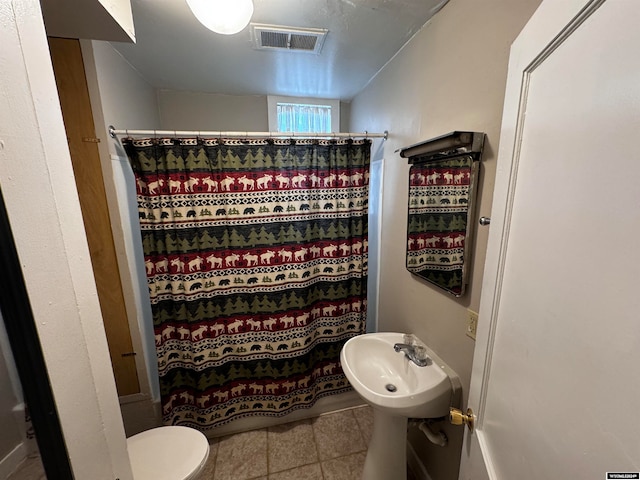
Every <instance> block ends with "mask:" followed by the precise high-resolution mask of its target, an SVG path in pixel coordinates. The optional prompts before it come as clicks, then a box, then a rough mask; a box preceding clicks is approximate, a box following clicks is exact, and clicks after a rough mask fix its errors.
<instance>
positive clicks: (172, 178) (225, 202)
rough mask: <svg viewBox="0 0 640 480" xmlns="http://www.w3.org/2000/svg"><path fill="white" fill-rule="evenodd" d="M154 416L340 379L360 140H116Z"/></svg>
mask: <svg viewBox="0 0 640 480" xmlns="http://www.w3.org/2000/svg"><path fill="white" fill-rule="evenodd" d="M123 144H124V145H125V148H126V150H127V153H128V155H129V157H130V160H131V163H132V166H133V170H134V172H135V175H136V183H137V196H138V206H139V219H140V226H141V232H142V244H143V249H144V254H145V266H146V272H147V280H148V285H149V292H150V297H151V306H152V311H153V319H154V330H155V341H156V350H157V355H158V365H159V372H160V388H161V395H162V408H163V420H164V422H165V423H166V424H173V425H187V426H192V427H195V428H198V429H201V430H205V429H208V428H212V427H215V426H218V425H222V424H225V423H227V422H229V421H231V420H233V419H236V418H240V417H245V416H249V415H266V416H281V415H285V414H287V413H290V412H291V411H293V410H296V409H299V408H308V407H310V406H312V405H313V404H314V403H315V402H316V400H318V399H319V398H321V397H323V396H326V395H329V394H335V393H340V392H343V391H346V390H348V389H349V388H350V386H349V384H348V382H347V380H346V378H345V377H344V374H343V373H342V368H341V365H340V350H341V348H342V346H343V344H344V342H346V341H347V340H348V339H349V338H351V337H353V336H356V335H359V334H361V333H364V329H365V319H366V283H367V246H368V243H367V212H368V209H367V203H368V183H369V161H370V144H371V142H370V141H369V140H340V141H330V140H303V139H297V140H288V139H287V140H273V139H269V140H242V141H240V140H225V139H170V138H161V139H125V140H124V141H123Z"/></svg>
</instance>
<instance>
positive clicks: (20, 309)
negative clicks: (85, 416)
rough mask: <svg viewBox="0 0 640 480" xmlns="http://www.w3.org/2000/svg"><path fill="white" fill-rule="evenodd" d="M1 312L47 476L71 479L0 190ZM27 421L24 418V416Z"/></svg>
mask: <svg viewBox="0 0 640 480" xmlns="http://www.w3.org/2000/svg"><path fill="white" fill-rule="evenodd" d="M0 245H2V248H1V249H0V271H2V272H3V273H2V275H0V311H2V318H3V319H4V324H5V328H6V331H7V337H8V339H9V345H10V346H11V353H12V354H13V359H14V361H15V365H16V370H17V371H18V377H20V384H21V387H22V391H23V394H24V397H25V400H26V404H27V407H28V409H29V415H30V417H31V421H32V422H33V428H34V430H35V432H36V441H37V443H38V450H39V452H40V458H41V459H42V465H43V466H44V470H45V473H46V474H47V477H48V478H59V479H61V480H63V479H69V480H71V479H73V474H72V473H71V464H70V463H69V454H68V452H67V446H66V444H65V441H64V436H63V435H62V427H61V425H60V418H59V417H58V411H57V409H56V402H55V400H54V398H53V392H52V391H51V385H50V380H49V375H48V373H47V365H46V363H45V360H44V354H43V353H42V347H41V346H40V340H39V338H38V332H37V330H36V325H35V320H34V318H33V312H32V311H31V304H30V303H29V295H28V294H27V288H26V286H25V284H24V278H23V276H22V270H21V269H20V259H19V258H18V253H17V251H16V246H15V243H14V239H13V234H12V233H11V225H10V223H9V217H8V216H7V209H6V207H5V204H4V199H3V197H2V191H1V190H0ZM25 422H26V419H25Z"/></svg>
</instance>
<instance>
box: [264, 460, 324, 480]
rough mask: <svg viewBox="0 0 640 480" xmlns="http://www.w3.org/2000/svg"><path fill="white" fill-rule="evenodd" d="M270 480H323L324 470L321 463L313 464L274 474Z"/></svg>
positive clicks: (270, 476)
mask: <svg viewBox="0 0 640 480" xmlns="http://www.w3.org/2000/svg"><path fill="white" fill-rule="evenodd" d="M269 480H322V470H321V469H320V464H319V463H312V464H311V465H305V466H303V467H298V468H294V469H292V470H286V471H284V472H280V473H272V474H270V475H269Z"/></svg>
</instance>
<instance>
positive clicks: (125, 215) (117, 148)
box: [82, 41, 160, 434]
mask: <svg viewBox="0 0 640 480" xmlns="http://www.w3.org/2000/svg"><path fill="white" fill-rule="evenodd" d="M82 55H83V59H84V64H85V72H86V76H87V84H88V86H89V92H90V97H91V106H92V110H93V115H94V122H95V124H96V134H97V135H98V137H99V138H100V140H101V142H100V156H101V160H102V166H103V176H104V179H105V187H106V192H107V201H108V203H109V208H110V212H109V213H110V216H111V224H112V225H111V227H112V231H113V236H114V244H115V247H116V254H117V256H118V266H119V269H120V276H121V278H122V286H123V291H124V295H125V303H126V307H127V315H128V317H129V323H130V327H131V328H130V330H131V336H132V341H133V346H134V350H135V351H136V352H140V351H142V353H143V355H138V356H136V362H137V367H138V378H139V380H140V387H141V391H142V394H143V398H141V399H140V400H142V401H145V400H148V399H149V398H150V399H151V400H152V401H153V402H157V401H159V398H160V390H159V386H158V370H157V368H158V367H157V358H156V354H155V345H154V341H153V338H154V337H153V319H152V315H151V307H150V305H149V293H148V288H147V281H146V275H145V269H144V256H143V253H142V243H141V241H140V226H139V223H138V207H137V203H136V197H135V178H134V176H133V172H132V170H131V166H130V165H129V161H128V159H127V156H126V154H125V152H124V150H123V148H122V146H121V145H120V143H119V142H118V141H116V140H114V139H112V138H110V137H109V136H108V134H107V129H108V126H109V125H113V126H115V127H116V128H118V129H139V128H148V129H158V128H160V115H159V110H158V103H157V96H156V90H155V88H153V87H152V86H151V85H149V84H148V83H147V82H146V81H145V80H144V79H143V78H142V77H141V76H140V74H139V73H138V72H137V71H136V70H135V69H134V68H133V67H132V66H131V65H130V64H129V63H127V62H126V61H125V60H124V58H123V57H122V56H121V55H120V54H119V53H118V52H117V51H116V50H115V49H114V48H113V47H112V46H111V44H109V43H108V42H101V41H87V42H82ZM129 400H131V399H129ZM126 405H128V406H127V407H124V408H123V414H125V423H126V424H127V425H129V424H130V417H131V415H127V414H126V413H127V409H130V408H131V402H128V403H127V404H126ZM149 408H151V406H150V405H148V408H147V410H148V409H149ZM139 415H140V412H137V413H136V414H135V415H133V417H134V419H135V417H139ZM143 415H146V416H149V418H146V420H148V422H146V424H147V428H148V427H151V426H154V424H155V423H157V422H155V421H154V418H153V417H154V415H153V413H152V412H149V411H147V413H145V414H143ZM135 420H140V418H137V419H135ZM134 430H140V429H138V428H136V429H134ZM127 433H128V434H130V433H133V430H130V429H129V428H127Z"/></svg>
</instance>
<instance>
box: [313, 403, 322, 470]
mask: <svg viewBox="0 0 640 480" xmlns="http://www.w3.org/2000/svg"><path fill="white" fill-rule="evenodd" d="M319 416H320V415H318V417H319ZM318 417H316V418H318ZM311 433H312V435H313V444H314V445H315V447H316V456H317V457H318V466H319V467H320V475H322V478H323V480H324V468H322V459H321V458H320V449H319V448H318V445H319V442H318V435H316V426H315V425H314V422H313V419H312V420H311Z"/></svg>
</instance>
